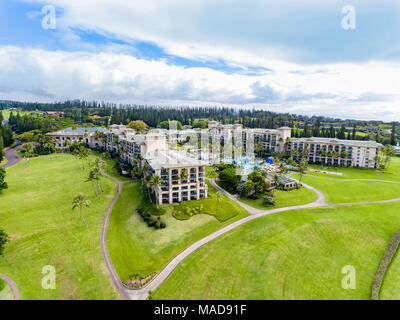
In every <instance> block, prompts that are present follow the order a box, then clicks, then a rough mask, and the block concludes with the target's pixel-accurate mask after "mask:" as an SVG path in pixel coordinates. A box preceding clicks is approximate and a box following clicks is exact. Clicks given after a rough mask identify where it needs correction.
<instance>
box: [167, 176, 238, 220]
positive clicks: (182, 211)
mask: <svg viewBox="0 0 400 320" xmlns="http://www.w3.org/2000/svg"><path fill="white" fill-rule="evenodd" d="M206 183H207V185H208V198H206V199H201V200H194V201H187V202H182V203H180V204H179V205H175V206H174V212H173V213H174V214H177V215H176V218H178V217H182V216H183V217H186V218H190V219H191V217H189V216H188V215H187V214H186V208H190V209H196V208H200V207H202V208H203V210H202V213H205V214H209V215H211V216H214V217H215V218H217V219H218V220H219V221H221V222H223V221H226V220H229V219H231V218H233V217H234V216H236V215H237V214H238V213H239V210H236V209H237V208H238V206H237V204H236V203H235V202H233V201H231V200H230V199H229V198H228V197H225V196H223V197H221V199H220V201H219V207H218V201H217V197H216V193H217V190H216V189H215V188H213V187H212V186H211V184H210V183H209V182H208V181H206ZM217 209H218V212H217ZM217 214H218V215H217ZM178 220H185V219H180V218H178Z"/></svg>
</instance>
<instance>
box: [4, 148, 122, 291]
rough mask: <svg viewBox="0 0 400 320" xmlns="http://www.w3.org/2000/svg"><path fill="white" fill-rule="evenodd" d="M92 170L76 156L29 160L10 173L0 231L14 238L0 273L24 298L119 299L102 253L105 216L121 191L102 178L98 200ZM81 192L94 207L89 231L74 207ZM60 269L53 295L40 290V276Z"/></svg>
mask: <svg viewBox="0 0 400 320" xmlns="http://www.w3.org/2000/svg"><path fill="white" fill-rule="evenodd" d="M87 175H88V171H83V170H82V169H81V164H80V163H79V162H78V161H76V160H75V159H74V158H73V157H72V156H66V155H57V156H55V157H54V156H53V157H52V158H50V157H40V158H33V159H31V166H30V167H27V166H26V164H25V162H20V163H19V164H17V165H16V166H13V167H11V168H9V169H7V182H8V185H9V189H7V190H5V191H3V192H2V193H1V194H0V203H1V206H0V226H1V227H2V228H4V229H5V231H6V232H7V233H8V234H9V235H10V237H11V242H10V243H8V244H7V246H6V250H5V253H4V255H3V256H2V257H0V273H3V274H6V275H7V276H9V277H10V278H12V279H13V280H14V281H15V282H16V284H17V286H18V288H19V290H20V294H21V298H22V299H116V298H118V296H117V294H116V292H115V291H114V289H113V286H112V285H111V282H110V279H109V274H108V271H107V268H106V266H105V263H104V259H103V256H102V253H101V246H100V237H101V230H102V224H103V220H104V216H105V213H106V211H107V208H108V206H109V205H110V203H111V201H112V199H113V197H114V196H115V194H116V190H117V186H116V184H115V183H114V182H112V181H111V180H109V179H106V178H102V182H103V188H104V191H105V192H104V195H102V197H101V200H97V199H96V198H95V196H94V193H93V189H92V186H91V184H90V183H86V182H84V181H85V180H86V177H87ZM80 192H83V193H85V194H87V195H88V198H89V200H90V201H91V207H90V208H88V209H86V208H85V209H84V216H85V218H86V220H87V224H88V228H85V226H84V224H83V222H82V220H81V219H80V215H79V209H77V210H75V211H74V212H73V211H72V210H71V208H72V205H71V202H72V200H73V198H74V197H75V196H77V195H78V194H79V193H80ZM47 265H51V266H54V267H55V269H56V286H57V288H56V289H55V290H44V289H42V287H41V282H42V278H43V277H44V275H42V273H41V271H42V268H43V267H44V266H47Z"/></svg>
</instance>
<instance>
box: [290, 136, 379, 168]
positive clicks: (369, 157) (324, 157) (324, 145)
mask: <svg viewBox="0 0 400 320" xmlns="http://www.w3.org/2000/svg"><path fill="white" fill-rule="evenodd" d="M381 148H383V145H382V144H380V143H377V142H375V141H358V140H339V139H332V138H315V137H313V138H298V139H291V140H290V150H293V151H294V152H293V151H292V153H293V158H294V159H298V158H300V155H299V153H300V152H305V153H306V156H307V160H308V162H309V163H318V164H326V165H328V166H331V165H341V166H353V167H363V168H378V167H379V160H378V156H379V151H380V149H381Z"/></svg>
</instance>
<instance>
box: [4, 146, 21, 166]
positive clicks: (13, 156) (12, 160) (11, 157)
mask: <svg viewBox="0 0 400 320" xmlns="http://www.w3.org/2000/svg"><path fill="white" fill-rule="evenodd" d="M16 143H17V144H16V145H15V146H14V147H12V148H8V149H7V150H6V159H7V160H8V162H7V163H6V164H5V165H2V168H9V167H12V166H14V165H16V164H17V163H18V162H20V161H21V160H22V158H21V157H19V156H18V155H17V151H18V150H21V148H22V146H21V141H16Z"/></svg>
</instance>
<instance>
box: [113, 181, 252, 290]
mask: <svg viewBox="0 0 400 320" xmlns="http://www.w3.org/2000/svg"><path fill="white" fill-rule="evenodd" d="M209 192H210V193H211V194H214V193H215V192H216V190H215V189H214V188H212V187H210V188H209ZM142 198H143V197H142V194H141V191H140V187H139V183H137V182H132V183H128V184H124V185H123V191H122V195H121V197H120V199H119V200H118V201H117V203H116V206H115V207H114V210H113V212H112V213H111V218H110V227H109V231H108V234H107V246H108V249H109V252H110V255H111V259H112V261H113V264H114V266H115V268H116V270H117V272H118V274H119V276H120V278H121V280H122V281H123V282H126V281H127V280H129V274H133V273H135V272H140V273H141V274H142V275H149V274H151V273H153V272H159V271H161V269H162V268H163V267H164V266H165V265H166V264H167V263H168V262H169V261H170V260H171V259H173V258H174V257H175V256H176V255H177V254H179V253H180V252H181V251H183V250H184V249H185V248H187V247H188V246H189V245H191V244H192V243H194V242H196V241H197V240H200V239H201V238H203V237H205V236H207V235H208V234H210V233H212V232H214V231H216V230H218V229H220V228H222V227H224V226H226V225H228V224H230V223H232V222H234V221H236V220H239V219H241V218H243V217H245V216H247V215H248V212H247V211H246V210H244V209H243V208H242V207H241V206H239V205H238V204H237V203H234V202H233V201H231V200H229V199H228V198H227V197H225V196H222V197H221V206H223V205H222V204H223V203H224V205H225V204H226V205H227V204H229V205H230V208H231V210H233V211H235V213H237V215H236V216H235V217H234V218H232V219H229V220H227V221H225V222H223V223H221V222H219V221H218V220H217V219H215V217H213V216H210V215H206V214H199V215H195V216H193V217H191V218H190V219H189V220H185V221H180V220H177V219H175V218H174V217H173V216H172V210H173V206H172V205H167V206H163V208H165V211H166V213H165V214H164V215H163V216H162V220H163V221H164V222H165V223H166V224H167V227H166V228H165V229H161V230H155V229H154V228H149V227H147V225H146V224H145V223H144V222H143V221H142V219H141V217H140V216H139V215H138V214H137V213H136V212H135V209H136V208H137V207H139V206H140V205H141V202H142Z"/></svg>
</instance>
